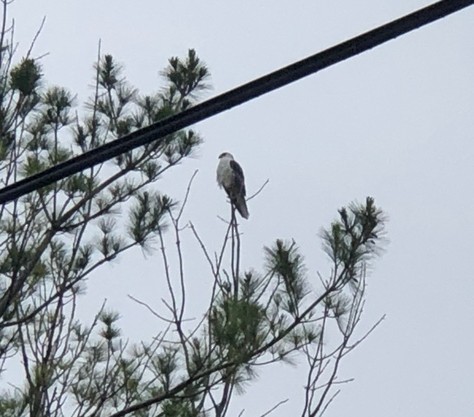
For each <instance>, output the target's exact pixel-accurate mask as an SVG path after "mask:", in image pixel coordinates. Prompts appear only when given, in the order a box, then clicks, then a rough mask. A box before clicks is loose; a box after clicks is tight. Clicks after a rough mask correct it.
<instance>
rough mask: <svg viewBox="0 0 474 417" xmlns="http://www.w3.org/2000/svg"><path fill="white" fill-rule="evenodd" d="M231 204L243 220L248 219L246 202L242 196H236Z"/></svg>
mask: <svg viewBox="0 0 474 417" xmlns="http://www.w3.org/2000/svg"><path fill="white" fill-rule="evenodd" d="M232 203H233V204H234V206H235V208H236V209H237V211H238V212H239V213H240V215H241V216H242V217H243V218H244V219H248V218H249V210H248V209H247V202H246V201H245V197H243V196H242V195H237V196H235V198H234V199H233V201H232Z"/></svg>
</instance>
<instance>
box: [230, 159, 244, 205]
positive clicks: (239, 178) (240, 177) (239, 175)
mask: <svg viewBox="0 0 474 417" xmlns="http://www.w3.org/2000/svg"><path fill="white" fill-rule="evenodd" d="M230 167H231V168H232V171H233V173H234V183H235V188H236V189H237V190H238V192H239V193H240V194H241V195H242V197H245V195H246V191H245V177H244V171H243V170H242V167H241V166H240V165H239V163H238V162H235V161H230Z"/></svg>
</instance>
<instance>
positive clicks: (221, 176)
mask: <svg viewBox="0 0 474 417" xmlns="http://www.w3.org/2000/svg"><path fill="white" fill-rule="evenodd" d="M230 161H231V160H230V159H229V158H221V159H220V161H219V164H218V165H217V183H218V184H219V186H221V187H224V188H229V187H231V186H232V182H233V172H232V168H231V167H230Z"/></svg>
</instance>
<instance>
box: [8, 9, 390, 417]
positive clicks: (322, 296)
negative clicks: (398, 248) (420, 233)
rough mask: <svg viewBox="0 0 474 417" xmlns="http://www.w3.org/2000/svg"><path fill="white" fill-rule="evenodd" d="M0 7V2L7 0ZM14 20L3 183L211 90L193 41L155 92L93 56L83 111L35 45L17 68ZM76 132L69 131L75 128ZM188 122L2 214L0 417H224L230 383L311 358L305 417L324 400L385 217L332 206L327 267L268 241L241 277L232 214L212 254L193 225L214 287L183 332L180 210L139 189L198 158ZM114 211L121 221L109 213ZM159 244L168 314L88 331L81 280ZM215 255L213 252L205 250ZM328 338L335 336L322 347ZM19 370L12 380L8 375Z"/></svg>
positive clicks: (354, 320)
mask: <svg viewBox="0 0 474 417" xmlns="http://www.w3.org/2000/svg"><path fill="white" fill-rule="evenodd" d="M4 6H5V8H4V12H6V2H4ZM9 33H11V32H10V29H9V28H8V27H7V26H6V24H5V23H4V26H3V27H2V36H1V39H0V181H1V184H2V186H5V185H8V184H12V183H13V182H15V181H18V180H20V179H22V178H25V177H28V176H30V175H33V174H35V173H37V172H39V171H41V170H44V169H46V168H48V167H51V166H54V165H55V164H58V163H60V162H62V161H65V160H67V159H69V158H71V157H72V156H74V155H78V154H80V153H83V152H86V151H88V150H90V149H93V148H95V147H98V146H101V145H103V144H105V143H108V142H110V141H112V140H114V139H116V138H118V137H121V136H123V135H125V134H127V133H130V132H132V131H134V130H136V129H139V128H141V127H144V126H147V125H149V124H151V123H154V122H156V121H159V120H162V119H163V118H165V117H167V116H170V115H173V114H175V113H177V112H180V111H182V110H184V109H186V108H188V107H189V106H191V105H193V103H194V102H195V101H196V100H197V98H198V97H199V94H200V93H201V92H203V91H204V90H205V89H206V88H207V87H208V84H207V82H208V79H209V70H208V69H207V67H206V66H205V64H204V63H203V62H202V61H201V60H200V58H199V57H198V56H197V54H196V52H195V51H194V50H192V49H191V50H189V51H188V54H187V55H186V56H185V57H184V58H177V57H173V58H171V59H170V60H169V62H168V65H167V66H166V68H165V69H164V70H163V71H162V75H163V79H164V85H163V87H162V88H161V89H160V90H159V92H157V93H154V94H150V95H141V94H140V93H139V92H138V91H137V89H135V88H134V87H133V86H131V85H130V84H129V83H128V82H127V80H126V78H125V75H124V71H123V68H122V67H121V66H120V65H119V64H118V63H117V61H116V60H115V58H113V57H112V56H111V55H102V56H101V57H100V59H99V61H98V62H97V63H96V65H95V80H94V81H95V82H94V84H95V91H94V94H93V96H92V97H91V98H90V100H89V101H88V102H87V105H86V112H85V115H84V116H81V117H79V116H78V115H77V113H76V112H75V110H74V109H75V105H76V103H75V99H74V95H73V93H71V92H70V91H68V90H67V89H65V88H63V87H58V86H49V85H48V84H47V83H46V80H45V78H44V75H43V71H42V68H41V64H40V62H39V61H38V60H37V59H34V58H33V57H32V56H31V55H30V54H28V55H27V56H25V57H24V58H22V59H20V60H19V61H16V59H15V56H14V51H15V48H14V44H13V40H12V39H11V38H9V37H8V34H9ZM71 132H72V133H71ZM200 143H201V137H200V136H199V135H198V134H197V133H195V132H194V131H192V130H185V131H184V130H183V131H179V132H176V133H174V134H171V135H169V136H168V137H166V138H165V140H164V141H162V142H159V143H153V144H150V145H147V146H145V147H142V148H140V149H137V150H135V151H131V152H128V153H126V154H123V155H121V156H120V157H118V158H116V159H114V160H111V161H109V162H108V163H104V164H101V165H97V166H95V167H94V168H91V169H88V170H86V171H84V172H82V173H80V174H76V175H73V176H71V177H69V178H67V179H65V180H62V181H59V182H57V183H56V184H54V185H51V186H47V187H44V188H42V189H40V190H37V191H36V192H33V193H30V194H28V195H27V196H25V197H23V198H20V199H18V200H16V201H15V202H13V203H11V204H8V205H5V206H3V207H1V208H0V249H1V250H0V377H1V378H2V380H3V381H2V385H3V388H4V389H3V390H2V391H1V392H0V415H1V416H6V417H8V416H12V417H13V416H15V417H16V416H35V417H37V416H44V417H46V416H48V417H56V416H74V417H79V416H80V417H82V416H84V417H86V416H87V417H89V416H115V417H118V416H123V415H129V416H132V415H133V416H156V415H160V416H166V417H168V416H169V417H171V416H204V415H215V416H219V417H220V416H224V415H226V413H227V412H228V411H229V407H230V406H231V399H232V396H233V394H234V393H235V392H240V391H242V390H244V388H246V387H248V383H251V381H252V380H253V378H254V377H255V375H256V374H257V372H258V370H259V369H261V368H262V367H263V366H265V364H270V363H275V362H281V361H292V360H293V359H294V358H295V357H298V356H301V357H304V358H306V363H307V364H308V378H307V384H306V389H305V402H304V404H303V406H302V415H304V416H317V415H320V414H321V413H322V412H323V411H324V408H325V407H326V406H327V405H328V404H329V403H330V402H331V400H332V396H333V395H334V393H333V388H334V382H335V378H336V375H337V370H338V367H339V364H340V361H341V359H342V358H343V357H344V356H345V355H346V354H347V353H348V352H349V351H350V350H352V349H353V348H354V346H355V345H356V344H357V341H356V340H354V337H355V336H354V330H355V328H356V326H357V324H358V323H359V320H360V317H361V313H362V307H363V304H364V300H365V297H364V290H365V277H366V269H365V266H366V264H367V262H369V261H370V260H371V259H372V257H373V255H374V254H376V253H377V252H378V250H379V247H380V243H379V242H380V237H381V235H382V233H383V225H384V217H383V213H382V211H381V210H380V209H378V208H377V207H376V206H375V203H374V201H373V200H372V199H370V198H367V200H366V202H365V203H364V204H352V205H350V206H349V207H348V208H343V209H341V210H340V211H339V218H338V219H337V220H335V221H334V223H333V224H332V225H331V226H330V227H329V228H328V229H327V230H325V231H324V232H323V233H322V240H323V243H324V250H325V251H326V253H327V255H328V256H329V259H330V260H331V262H332V271H331V272H330V273H329V274H328V276H327V278H321V285H320V286H319V287H318V288H316V287H317V286H316V285H315V284H314V283H315V279H314V278H315V277H314V274H313V276H312V275H311V274H310V273H309V272H308V271H307V269H306V267H305V264H304V259H303V255H302V254H301V251H300V250H299V248H298V246H297V244H296V243H295V242H294V241H283V240H277V241H276V242H275V243H274V244H272V245H269V246H268V247H266V248H264V253H265V256H266V264H265V265H264V266H262V267H260V268H255V269H247V270H242V268H241V266H240V252H241V245H243V244H245V242H241V237H240V234H239V230H238V224H237V221H236V219H235V216H232V217H231V219H230V221H229V224H228V229H227V232H226V234H225V236H224V243H223V245H222V247H220V248H213V249H212V250H211V249H208V247H207V246H206V245H205V244H204V243H203V242H204V240H205V238H204V237H201V235H200V234H199V233H198V231H197V228H196V227H194V225H189V227H188V229H187V230H191V231H192V236H193V238H194V239H196V240H197V241H198V242H199V243H200V244H201V248H202V256H203V257H204V258H205V259H207V261H208V265H209V280H210V281H211V282H212V283H213V286H212V292H211V293H210V294H209V295H208V296H209V307H208V309H207V310H206V311H203V312H202V316H201V319H200V320H199V322H198V323H197V324H195V325H194V327H192V326H188V325H185V319H186V317H185V313H184V312H185V301H186V297H184V296H182V295H181V296H180V295H179V294H185V288H186V286H185V279H187V278H186V277H185V276H184V273H183V272H182V271H183V268H182V267H183V265H184V264H185V263H186V262H191V261H192V260H188V259H186V258H185V257H184V254H183V252H182V249H181V246H180V241H181V239H182V238H183V236H182V235H183V230H184V229H185V228H184V227H183V225H181V223H180V222H181V214H182V208H183V205H184V204H185V203H186V199H187V198H185V199H184V201H183V202H181V203H179V202H178V201H176V200H174V199H173V198H172V197H170V196H167V195H164V194H162V193H160V192H158V191H156V189H155V187H154V188H153V189H152V188H150V187H149V186H150V184H153V183H155V182H156V181H157V180H158V179H159V178H161V177H162V176H163V175H165V174H166V175H171V174H170V173H171V172H172V171H171V168H174V167H176V166H177V165H179V164H180V163H181V162H182V161H183V160H185V159H186V158H187V157H189V156H190V155H192V154H193V152H194V151H195V150H196V148H197V147H198V146H199V144H200ZM121 213H122V214H123V213H125V214H126V215H125V216H122V218H127V219H128V221H126V222H124V221H123V220H120V219H119V214H121ZM167 233H173V234H174V235H175V236H176V239H175V241H176V247H175V248H174V250H175V251H176V253H177V254H178V256H177V262H178V266H179V267H178V268H177V270H178V271H181V272H180V273H179V274H178V277H173V276H171V274H170V272H169V269H168V268H166V266H167V265H168V263H169V262H171V259H170V257H169V256H168V255H167V253H168V252H167V248H166V245H164V243H163V242H164V241H165V240H164V239H165V236H166V234H167ZM154 238H157V239H159V241H161V242H162V250H161V256H162V257H163V260H164V265H165V268H164V271H163V275H164V276H165V277H166V279H167V282H168V292H169V294H168V295H169V298H170V299H171V300H172V301H171V302H170V303H169V304H168V309H169V314H170V319H166V320H165V321H164V322H163V328H162V329H161V330H160V333H159V334H157V335H154V336H156V337H152V338H151V339H150V340H151V342H147V341H134V342H133V343H131V342H129V341H127V340H125V339H124V338H123V337H122V335H121V329H120V326H119V321H118V320H119V312H116V311H111V310H107V309H105V308H103V309H101V310H100V311H98V312H97V315H96V318H95V320H94V321H93V323H92V324H89V325H87V324H85V323H83V322H82V321H81V320H80V318H79V317H77V314H76V308H77V305H78V304H79V303H81V297H82V293H83V292H84V288H83V286H82V284H83V283H84V281H85V279H86V278H87V277H88V276H89V274H91V272H93V271H95V270H96V269H97V268H99V267H101V266H103V265H105V264H107V263H108V262H110V261H111V260H113V259H114V258H116V257H118V256H120V255H121V254H122V253H123V252H125V251H127V250H129V249H130V248H132V247H135V246H140V247H142V248H146V249H149V243H150V240H151V239H154ZM214 251H215V253H217V254H219V256H213V252H214ZM328 333H331V340H334V339H335V337H336V334H338V335H339V341H338V342H337V343H335V344H331V345H329V344H328V339H327V334H328ZM19 363H21V367H22V372H23V384H22V385H20V386H18V387H16V388H11V387H8V386H7V385H6V384H4V382H5V378H6V379H8V375H9V369H10V368H11V367H12V366H15V365H18V364H19Z"/></svg>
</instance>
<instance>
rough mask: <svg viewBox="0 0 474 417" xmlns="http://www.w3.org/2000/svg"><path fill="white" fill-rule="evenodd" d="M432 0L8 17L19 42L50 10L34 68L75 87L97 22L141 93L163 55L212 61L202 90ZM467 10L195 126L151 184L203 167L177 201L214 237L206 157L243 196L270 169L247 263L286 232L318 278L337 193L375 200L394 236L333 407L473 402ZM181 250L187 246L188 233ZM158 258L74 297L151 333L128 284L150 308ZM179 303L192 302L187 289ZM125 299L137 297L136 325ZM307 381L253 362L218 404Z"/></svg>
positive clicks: (297, 393) (256, 402)
mask: <svg viewBox="0 0 474 417" xmlns="http://www.w3.org/2000/svg"><path fill="white" fill-rule="evenodd" d="M429 3H432V2H429V1H419V0H403V1H400V0H391V1H389V0H386V1H380V0H359V1H353V0H345V1H322V0H315V1H311V2H310V1H304V2H303V1H302V2H289V1H277V0H273V1H258V2H255V1H254V2H250V1H244V2H237V1H232V2H217V1H208V0H202V1H199V2H189V1H188V2H185V1H173V2H171V1H168V2H164V1H152V0H142V1H135V2H131V1H124V0H114V1H96V0H81V1H64V0H42V1H26V0H17V1H16V2H15V3H14V4H13V5H12V6H11V11H10V13H11V15H10V17H14V18H15V21H16V37H17V41H19V42H20V47H19V51H20V52H21V51H23V52H24V51H26V50H27V49H28V47H29V43H30V40H31V39H32V37H33V35H34V33H35V31H36V29H37V28H38V26H39V25H40V22H41V19H42V17H43V16H46V17H47V20H46V25H45V27H44V30H43V32H42V33H41V35H40V37H39V39H38V41H37V44H36V47H35V55H37V56H39V55H42V54H43V53H46V52H48V53H49V55H48V56H46V57H45V58H43V60H42V63H43V66H44V72H45V74H46V77H47V79H48V81H49V82H50V83H52V84H57V85H61V86H65V87H68V88H69V89H70V90H71V91H73V92H76V93H77V94H78V102H79V103H82V102H83V101H84V100H85V99H86V97H87V96H88V95H89V94H90V93H91V87H90V85H91V83H92V81H91V80H92V77H93V70H92V64H93V62H94V60H95V59H96V55H97V45H98V40H99V38H100V39H101V40H102V49H103V52H106V53H111V54H113V55H114V56H115V57H116V58H117V59H118V60H119V61H120V62H122V63H123V64H124V66H125V68H126V74H127V77H128V79H129V81H130V82H131V83H133V84H134V85H136V86H137V87H138V88H139V89H140V91H142V92H143V93H145V92H146V93H149V92H152V91H154V90H156V89H157V88H159V86H160V82H161V81H160V79H159V74H158V72H159V70H160V69H162V68H163V67H164V66H165V65H166V62H167V61H166V60H167V58H169V57H170V56H173V55H178V56H183V55H184V54H185V53H186V51H187V49H188V48H195V49H196V50H197V52H198V54H199V56H200V57H201V58H202V59H203V60H204V61H205V62H206V63H207V65H208V66H209V68H210V70H211V73H212V85H213V90H212V91H210V92H209V93H208V96H207V97H210V96H212V95H215V94H218V93H220V92H223V91H225V90H228V89H230V88H232V87H234V86H237V85H239V84H241V83H244V82H246V81H249V80H251V79H253V78H256V77H258V76H260V75H263V74H265V73H267V72H270V71H272V70H274V69H276V68H279V67H282V66H284V65H287V64H289V63H291V62H293V61H296V60H298V59H301V58H303V57H305V56H307V55H310V54H313V53H315V52H318V51H320V50H323V49H325V48H327V47H329V46H332V45H334V44H336V43H338V42H340V41H343V40H345V39H348V38H350V37H353V36H355V35H357V34H359V33H362V32H364V31H366V30H369V29H371V28H374V27H376V26H378V25H380V24H382V23H385V22H387V21H389V20H392V19H394V18H397V17H400V16H402V15H404V14H406V13H408V12H411V11H413V10H415V9H418V8H420V7H422V6H425V5H427V4H429ZM473 22H474V8H473V7H471V8H469V9H467V10H464V11H462V12H459V13H456V14H454V15H452V16H450V17H448V18H446V19H443V20H442V21H439V22H436V23H434V24H432V25H429V26H427V27H424V28H422V29H420V30H417V31H416V32H412V33H410V34H408V35H405V36H403V37H400V38H398V39H396V40H394V41H392V42H389V43H386V44H384V45H382V46H380V47H378V48H376V49H373V50H371V51H369V52H367V53H364V54H362V55H359V56H357V57H355V58H353V59H351V60H349V61H345V62H343V63H340V64H338V65H336V66H334V67H331V68H329V69H327V70H324V71H323V72H321V73H318V74H316V75H314V76H311V77H309V78H306V79H304V80H302V81H299V82H297V83H295V84H292V85H289V86H287V87H285V88H283V89H281V90H278V91H276V92H273V93H271V94H268V95H266V96H264V97H261V98H259V99H257V100H254V101H252V102H250V103H247V104H245V105H243V106H240V107H238V108H236V109H233V110H231V111H228V112H226V113H224V114H221V115H219V116H217V117H213V118H211V119H209V120H206V121H205V122H202V123H200V124H198V125H196V126H195V128H196V129H197V130H198V131H199V132H200V133H201V134H202V135H203V137H204V139H205V142H204V144H203V146H202V147H201V150H200V152H199V156H198V158H195V159H193V160H191V161H188V162H186V163H185V164H184V165H183V167H181V168H178V169H176V170H174V171H173V172H172V174H170V175H169V177H168V179H167V181H164V182H163V183H160V184H159V185H158V186H159V187H162V189H164V190H165V191H168V192H170V193H171V194H173V195H175V196H176V197H180V196H181V195H182V194H183V193H184V189H185V185H186V183H187V181H188V180H189V178H190V176H191V174H192V172H193V171H194V170H195V169H199V174H198V176H197V178H196V181H195V184H194V188H193V192H192V194H191V199H190V202H189V206H188V210H187V216H188V218H190V219H192V220H193V222H194V223H195V224H196V226H197V227H198V229H199V230H200V231H201V232H202V234H203V236H204V238H205V240H206V242H207V243H208V244H209V246H210V247H211V248H212V247H213V246H217V244H218V243H215V242H220V241H221V239H220V236H222V233H223V228H224V226H223V225H222V222H221V221H220V220H219V219H218V218H217V215H221V216H225V215H227V212H228V207H227V205H226V201H225V198H224V195H223V193H222V191H221V190H219V189H218V188H217V186H216V184H215V167H216V164H217V156H218V155H219V154H220V153H221V152H223V151H230V152H232V153H233V154H234V156H235V157H236V159H238V161H239V162H240V163H241V165H242V166H243V168H244V170H245V173H246V178H247V188H248V190H249V193H250V194H252V193H253V192H254V191H256V190H257V189H258V188H259V187H260V186H261V185H262V183H263V182H264V181H265V180H266V179H267V178H269V179H270V183H269V185H268V186H267V187H266V188H265V189H264V191H263V192H262V193H261V194H260V195H259V196H258V198H256V199H253V200H251V201H250V202H249V210H250V213H251V214H250V219H249V221H247V222H245V223H243V225H242V231H243V233H244V236H243V243H244V256H243V266H244V267H245V268H248V267H255V268H257V269H258V268H260V267H261V265H262V258H263V252H262V247H263V246H264V245H268V244H271V242H272V241H274V239H275V238H294V239H295V240H296V241H297V243H298V244H299V245H300V247H301V248H302V251H303V252H304V253H305V255H306V260H307V263H308V266H309V270H310V272H311V273H312V274H313V275H314V276H315V277H316V271H320V272H321V273H323V274H324V273H325V272H327V264H326V263H325V260H324V256H323V254H322V253H321V250H320V241H319V239H318V236H317V234H318V232H319V230H320V228H321V227H323V226H325V225H327V224H328V223H329V222H330V221H331V220H332V219H333V218H334V217H335V215H336V210H337V209H338V208H339V207H340V206H341V205H344V204H347V203H348V202H350V201H352V200H354V199H358V200H359V201H363V200H364V199H365V197H366V196H367V195H370V196H373V197H374V198H375V200H376V202H377V203H378V204H379V205H380V206H381V207H382V208H383V209H384V210H385V211H386V212H387V213H388V215H389V219H390V221H389V224H388V227H387V230H388V237H389V240H390V243H389V244H388V245H387V247H386V253H385V255H384V256H383V257H382V258H381V259H379V260H378V261H377V262H376V264H375V266H374V268H373V271H372V272H371V275H370V277H369V279H368V284H369V289H368V303H367V308H366V312H365V316H364V326H366V327H369V326H370V325H371V324H372V323H373V322H375V321H376V320H377V319H378V318H379V317H380V316H381V315H382V314H386V315H387V318H386V320H385V321H384V322H383V323H382V325H381V326H380V327H379V328H378V329H377V331H376V332H375V333H373V334H372V335H371V336H370V338H369V339H368V340H367V341H365V342H364V343H363V344H362V345H361V346H360V347H359V348H358V350H357V351H355V352H354V353H353V354H352V356H350V357H349V358H347V360H346V361H345V362H344V363H343V367H342V372H341V377H354V378H355V382H353V383H352V384H349V385H346V386H344V387H343V391H342V393H341V395H340V396H339V397H338V398H337V400H336V401H335V402H334V403H333V405H332V406H331V407H330V409H329V410H328V412H327V416H329V417H333V416H340V415H348V414H349V413H350V414H351V415H364V416H367V417H378V416H384V417H392V416H403V417H419V416H430V417H446V416H456V417H459V416H470V415H472V410H473V409H474V397H473V394H472V375H473V374H474V363H473V360H472V346H473V343H474V336H473V332H472V323H473V319H474V303H473V294H474V279H473V278H474V277H473V267H472V259H473V258H474V241H473V236H474V220H473V209H474V197H473V192H472V182H473V178H474V82H473V75H474V44H473V39H474V24H473ZM160 189H161V188H160ZM177 190H178V191H177ZM189 250H190V251H191V252H190V255H189V256H191V257H193V256H196V258H200V256H199V254H198V250H197V246H196V245H193V244H192V243H189ZM192 251H194V253H193V252H192ZM198 262H200V261H199V260H198V259H196V263H198ZM159 265H160V259H159V258H158V256H150V257H148V258H147V259H146V260H144V259H143V257H142V254H141V253H140V251H139V250H137V251H135V252H133V253H130V254H129V255H127V256H126V257H123V258H122V259H121V260H120V261H118V262H115V264H114V265H113V266H112V267H110V268H108V269H104V270H102V271H101V272H100V273H98V274H96V275H95V276H93V277H92V278H91V280H90V281H89V284H88V289H89V292H90V293H89V294H88V296H87V299H86V300H83V302H84V303H86V304H87V309H93V308H96V307H97V306H98V305H99V304H100V301H101V300H102V299H103V298H104V297H106V298H107V299H108V300H109V302H110V304H111V306H115V307H120V308H121V309H122V313H123V320H122V323H123V324H124V326H125V328H126V329H127V330H128V332H129V333H128V334H130V336H131V337H136V336H143V335H147V334H151V333H153V332H155V331H156V327H157V326H158V324H157V323H156V322H155V321H154V319H153V318H152V317H150V316H149V315H147V314H146V312H145V311H144V310H137V308H136V305H134V304H133V303H132V301H130V300H129V299H128V298H127V297H126V295H127V294H133V295H135V296H137V297H139V298H141V299H143V300H145V301H147V302H149V303H150V304H151V305H154V306H156V307H157V308H161V307H160V306H161V304H160V297H161V293H160V287H161V282H160V279H161V278H160V277H159V276H157V273H156V271H157V270H158V267H159ZM189 279H190V280H192V279H194V280H196V281H198V280H199V279H200V277H199V276H195V277H193V276H192V275H190V276H189ZM315 279H316V278H315ZM189 285H190V288H191V289H192V288H200V283H199V282H194V283H193V282H190V283H189ZM193 286H194V287H193ZM194 293H195V294H196V297H197V296H198V294H199V293H198V292H194ZM190 302H191V306H190V308H191V311H190V312H189V314H190V316H191V315H192V307H193V305H194V304H193V303H195V305H196V308H197V306H199V300H190ZM127 311H130V312H132V311H133V312H134V314H136V312H137V311H141V312H142V314H143V316H141V317H140V318H139V319H138V320H139V322H140V323H143V324H142V326H137V325H136V324H137V317H136V315H132V314H127ZM303 383H304V379H303V378H302V377H301V375H300V374H299V373H298V369H297V368H285V369H283V368H280V367H275V368H274V369H272V370H270V371H268V372H263V373H262V374H261V375H260V378H259V380H258V381H257V382H256V383H255V384H254V385H251V386H250V389H249V390H248V392H247V394H245V395H244V396H242V397H240V398H238V399H237V401H236V402H235V405H236V407H235V408H234V409H233V412H232V413H231V414H230V415H232V416H237V415H238V414H239V412H240V409H241V408H245V409H246V410H247V412H246V413H245V414H244V415H245V416H258V415H260V414H261V413H262V412H264V411H265V410H267V409H268V408H270V407H271V406H272V405H274V404H275V402H276V401H278V400H279V399H284V398H289V401H288V403H286V404H285V405H283V406H282V407H280V408H279V409H278V410H276V411H275V413H274V414H272V415H273V416H276V417H283V416H290V415H295V414H296V413H298V412H299V411H300V410H301V400H302V393H303V390H302V386H303Z"/></svg>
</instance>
